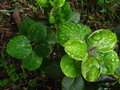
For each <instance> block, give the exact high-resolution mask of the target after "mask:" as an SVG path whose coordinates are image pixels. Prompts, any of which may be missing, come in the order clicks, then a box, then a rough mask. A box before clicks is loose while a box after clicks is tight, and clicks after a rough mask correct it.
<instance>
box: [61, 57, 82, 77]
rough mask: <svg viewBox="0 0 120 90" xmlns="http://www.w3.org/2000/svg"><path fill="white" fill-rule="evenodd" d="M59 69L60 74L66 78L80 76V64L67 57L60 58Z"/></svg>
mask: <svg viewBox="0 0 120 90" xmlns="http://www.w3.org/2000/svg"><path fill="white" fill-rule="evenodd" d="M60 67H61V69H62V72H63V73H64V74H65V75H66V76H68V77H78V76H80V71H81V62H80V61H76V60H74V59H72V58H71V57H69V56H68V55H65V56H63V57H62V59H61V62H60Z"/></svg>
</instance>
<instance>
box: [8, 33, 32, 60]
mask: <svg viewBox="0 0 120 90" xmlns="http://www.w3.org/2000/svg"><path fill="white" fill-rule="evenodd" d="M6 51H7V53H8V54H9V55H10V56H12V57H14V58H17V59H23V58H26V57H28V56H29V55H30V53H31V52H32V47H31V46H30V41H29V40H28V39H27V37H26V36H23V35H20V36H16V37H14V38H12V39H10V41H9V42H8V44H7V50H6Z"/></svg>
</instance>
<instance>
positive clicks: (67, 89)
mask: <svg viewBox="0 0 120 90" xmlns="http://www.w3.org/2000/svg"><path fill="white" fill-rule="evenodd" d="M62 90H84V82H83V79H82V78H81V77H76V78H69V77H64V78H63V80H62Z"/></svg>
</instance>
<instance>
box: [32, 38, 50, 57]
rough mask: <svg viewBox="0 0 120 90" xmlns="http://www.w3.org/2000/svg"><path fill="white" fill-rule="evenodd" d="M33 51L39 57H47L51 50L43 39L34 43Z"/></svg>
mask: <svg viewBox="0 0 120 90" xmlns="http://www.w3.org/2000/svg"><path fill="white" fill-rule="evenodd" d="M34 51H35V53H36V54H37V55H38V56H40V57H47V56H48V55H49V54H50V52H51V47H50V44H49V43H48V42H47V41H46V40H43V41H41V42H39V43H38V44H36V45H35V47H34Z"/></svg>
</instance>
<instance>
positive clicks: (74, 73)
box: [57, 22, 119, 82]
mask: <svg viewBox="0 0 120 90" xmlns="http://www.w3.org/2000/svg"><path fill="white" fill-rule="evenodd" d="M57 37H58V41H59V43H60V44H61V45H62V46H63V47H64V50H65V52H66V53H67V55H65V56H63V58H62V60H61V62H60V66H61V69H62V71H63V73H64V74H65V75H66V76H68V77H78V76H80V74H81V73H80V71H81V72H82V75H83V77H84V78H85V79H86V80H87V81H90V82H93V81H96V80H97V79H98V77H99V76H100V74H106V75H112V74H114V72H115V70H116V69H117V68H118V66H119V59H118V55H117V53H116V52H115V51H113V49H114V48H115V46H116V43H117V37H116V35H115V34H114V33H112V32H111V31H110V30H106V29H100V30H96V31H95V32H93V33H91V30H90V28H89V27H88V26H86V25H83V24H76V23H73V22H67V23H62V24H60V25H59V29H58V32H57ZM81 61H82V63H81Z"/></svg>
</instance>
